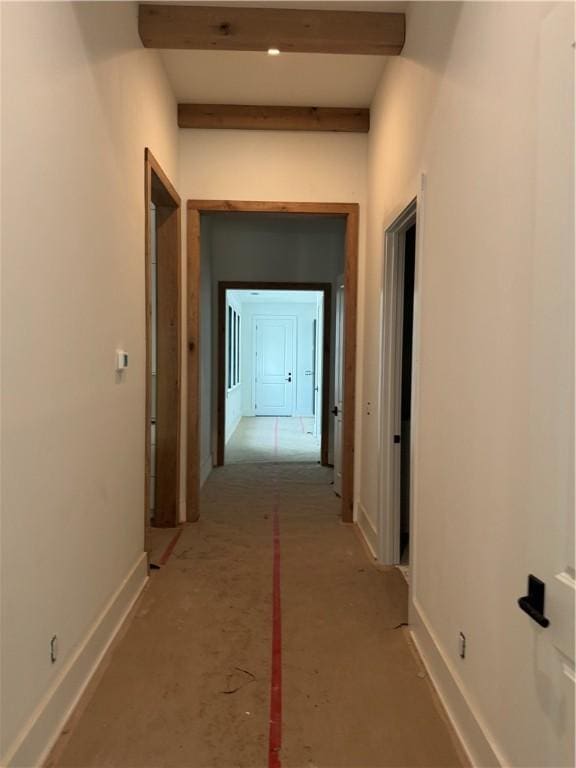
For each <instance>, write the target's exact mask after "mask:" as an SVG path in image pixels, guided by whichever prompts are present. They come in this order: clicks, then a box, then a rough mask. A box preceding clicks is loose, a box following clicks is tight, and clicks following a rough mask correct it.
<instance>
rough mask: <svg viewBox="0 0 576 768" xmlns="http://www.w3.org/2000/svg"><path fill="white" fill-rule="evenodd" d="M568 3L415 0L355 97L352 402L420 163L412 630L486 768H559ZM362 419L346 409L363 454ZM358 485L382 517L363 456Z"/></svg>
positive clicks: (370, 511)
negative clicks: (359, 162)
mask: <svg viewBox="0 0 576 768" xmlns="http://www.w3.org/2000/svg"><path fill="white" fill-rule="evenodd" d="M573 12H574V10H573V5H572V4H562V3H547V4H539V3H463V4H456V3H446V4H440V3H421V4H420V3H418V4H411V5H410V6H409V9H408V20H407V29H408V37H407V43H406V47H405V49H404V51H403V55H402V56H401V57H399V58H398V59H395V60H393V61H390V63H389V64H388V66H387V68H386V70H385V72H384V74H383V78H382V82H381V85H380V87H379V90H378V92H377V94H376V96H375V99H374V102H373V105H372V128H371V132H370V138H369V142H370V143H369V209H368V224H367V227H368V234H367V261H366V275H365V298H364V302H363V306H364V312H365V316H364V322H365V329H366V339H365V353H364V360H365V367H364V401H365V404H366V403H368V402H370V403H373V404H374V403H377V402H378V398H379V383H380V366H381V362H380V358H379V336H380V297H381V291H382V265H383V254H384V247H383V235H384V232H385V229H386V227H387V226H389V225H390V224H391V222H392V221H393V220H394V218H395V217H396V216H397V215H398V214H399V213H400V212H401V211H402V209H403V208H404V207H405V206H407V205H408V203H409V202H410V201H411V200H412V199H413V198H414V197H415V196H416V195H417V194H419V190H420V174H421V173H425V174H426V187H425V191H424V194H423V196H422V197H421V198H420V201H419V202H420V208H419V219H418V227H419V233H418V237H419V249H418V253H419V260H420V263H419V272H418V277H417V287H416V290H417V303H418V306H419V317H418V327H419V351H418V357H417V392H416V394H417V401H416V414H415V426H416V430H417V431H416V453H415V465H414V472H415V478H414V482H415V489H414V490H415V502H414V509H413V521H412V527H413V531H412V542H411V546H412V548H413V549H412V553H411V555H412V560H413V569H412V576H411V581H412V584H411V601H412V621H413V622H414V627H415V633H416V638H417V640H418V642H419V644H420V646H421V648H423V649H428V650H427V651H426V655H427V660H428V663H429V664H430V668H431V670H432V674H433V675H434V677H435V678H436V679H437V680H438V681H440V682H441V689H443V692H444V695H445V696H446V700H447V701H448V703H449V704H450V706H451V708H452V715H453V716H454V717H455V719H456V721H457V723H458V725H459V728H460V730H461V732H462V733H463V734H464V735H465V737H466V740H467V743H468V747H469V749H470V750H471V752H472V754H473V757H474V759H475V761H476V762H477V764H481V765H486V764H489V763H490V762H491V761H493V760H495V759H497V760H499V761H500V762H501V763H502V764H503V765H509V766H523V767H525V766H539V767H542V766H567V765H572V764H573V762H574V754H573V750H574V746H573V723H574V719H573V718H574V714H573V699H574V684H573V681H571V680H570V678H569V676H568V675H566V674H565V673H564V664H568V666H569V662H568V661H567V660H566V659H564V658H563V657H562V656H561V655H560V653H559V652H558V650H557V648H559V647H564V648H565V649H568V648H569V645H570V644H569V643H568V642H564V641H563V640H562V638H561V637H560V630H561V627H562V625H563V624H564V622H567V623H568V625H569V624H570V621H569V619H570V617H571V616H573V603H572V604H571V602H570V600H568V599H565V598H562V596H561V594H560V591H559V587H558V580H557V579H556V578H555V574H557V573H560V572H562V571H564V570H565V569H566V567H567V566H569V565H570V559H571V558H573V555H571V554H570V552H569V551H568V550H569V545H567V542H572V543H573V540H574V535H573V512H574V497H573V470H574V453H573V438H574V434H573V427H574V389H573V374H574V338H573V330H574V314H573V313H574V294H573V291H574V252H573V248H574V241H573V231H574V198H573V168H574V156H573V137H574V114H573V95H574V81H573V66H574V58H573V57H574V51H573V48H572V46H571V44H572V41H573V29H574V19H573ZM519 30H521V33H519ZM379 418H380V416H379V414H378V411H377V409H375V408H373V409H370V412H369V413H368V409H366V412H365V413H364V415H363V425H362V440H363V445H362V455H363V456H370V455H373V454H374V452H375V451H376V449H377V446H378V439H379V433H378V430H379ZM385 437H386V436H384V438H385ZM359 487H360V489H361V490H360V493H361V497H360V503H361V504H362V508H363V510H364V512H365V514H366V515H368V516H369V517H370V519H371V520H372V523H373V524H374V525H375V526H378V525H379V524H380V521H379V519H378V509H379V504H378V468H377V466H376V462H369V461H364V462H363V463H362V472H361V481H360V483H359ZM572 564H573V560H572ZM529 573H535V574H536V575H538V576H540V577H541V578H543V579H544V580H545V581H546V584H547V590H548V594H549V599H548V601H547V610H548V611H549V614H550V620H551V625H550V628H549V629H547V630H542V629H541V628H540V627H538V626H537V625H536V624H535V623H534V622H532V621H531V620H530V619H529V618H528V617H527V616H526V615H525V614H524V613H522V612H521V611H520V610H519V608H518V606H517V598H518V597H520V596H521V595H522V594H524V593H525V590H526V580H527V576H528V574H529ZM572 576H573V574H572ZM567 583H568V582H567ZM566 590H567V591H566V594H568V592H569V589H568V587H566ZM568 597H569V595H568ZM563 600H564V602H562V601H563ZM460 631H462V632H464V633H465V634H466V637H467V640H468V646H467V647H468V651H467V656H466V658H465V659H464V660H463V659H460V658H459V656H458V633H459V632H460ZM564 640H565V638H564ZM572 654H573V651H572ZM473 722H474V723H475V724H474V725H472V723H473Z"/></svg>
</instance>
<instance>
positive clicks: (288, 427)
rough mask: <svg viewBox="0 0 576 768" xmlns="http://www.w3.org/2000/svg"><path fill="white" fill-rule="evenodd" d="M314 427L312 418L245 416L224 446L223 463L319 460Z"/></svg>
mask: <svg viewBox="0 0 576 768" xmlns="http://www.w3.org/2000/svg"><path fill="white" fill-rule="evenodd" d="M275 427H277V428H276V429H275ZM313 430H314V419H313V418H308V417H305V416H244V417H243V418H242V419H241V420H240V423H239V424H238V426H237V427H236V430H235V431H234V434H233V435H232V436H231V437H230V440H229V441H228V443H227V445H226V463H227V464H239V463H243V464H246V463H247V464H254V463H260V462H269V461H290V462H294V461H296V462H310V463H312V464H313V463H316V462H319V461H320V439H319V438H318V439H317V438H315V437H314V435H313Z"/></svg>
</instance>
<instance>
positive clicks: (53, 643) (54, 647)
mask: <svg viewBox="0 0 576 768" xmlns="http://www.w3.org/2000/svg"><path fill="white" fill-rule="evenodd" d="M57 658H58V638H57V637H56V635H53V637H52V639H51V640H50V661H51V662H52V664H55V663H56V659H57Z"/></svg>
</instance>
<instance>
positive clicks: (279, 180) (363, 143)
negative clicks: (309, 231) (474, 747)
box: [179, 130, 368, 494]
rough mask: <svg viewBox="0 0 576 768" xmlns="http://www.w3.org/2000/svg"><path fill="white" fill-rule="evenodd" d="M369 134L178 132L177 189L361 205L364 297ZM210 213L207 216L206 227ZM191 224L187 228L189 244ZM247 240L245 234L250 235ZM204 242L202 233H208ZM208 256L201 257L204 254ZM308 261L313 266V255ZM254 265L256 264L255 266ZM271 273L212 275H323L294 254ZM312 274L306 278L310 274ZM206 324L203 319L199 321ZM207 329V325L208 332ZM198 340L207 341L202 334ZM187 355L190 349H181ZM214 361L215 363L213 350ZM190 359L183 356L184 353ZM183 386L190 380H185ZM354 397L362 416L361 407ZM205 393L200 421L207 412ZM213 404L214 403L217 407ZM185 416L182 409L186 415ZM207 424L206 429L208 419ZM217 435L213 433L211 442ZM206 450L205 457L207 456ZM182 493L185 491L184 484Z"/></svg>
mask: <svg viewBox="0 0 576 768" xmlns="http://www.w3.org/2000/svg"><path fill="white" fill-rule="evenodd" d="M367 144H368V140H367V136H366V135H364V134H343V133H342V134H338V133H333V134H330V133H306V132H298V133H296V132H292V133H286V132H283V131H270V132H268V131H208V130H206V131H204V130H182V131H180V174H179V184H180V187H179V192H180V194H181V196H182V199H183V200H186V199H197V200H210V199H214V200H266V201H270V200H275V201H287V202H348V203H359V205H360V235H359V296H360V297H361V296H362V291H363V281H364V244H365V213H366V188H367V187H366V185H367V166H366V157H367V155H366V153H367ZM207 218H208V217H203V226H204V227H205V229H204V230H203V231H204V232H207V230H206V227H207V226H209V224H207V223H206V220H207ZM185 230H186V227H185V225H184V227H183V238H184V243H185V242H186V231H185ZM245 240H246V238H245ZM203 245H204V238H203ZM203 257H204V256H203ZM306 262H307V263H309V264H313V263H314V260H313V259H310V260H308V259H307V258H306ZM253 266H254V265H253ZM269 266H270V269H267V271H266V275H267V276H268V277H267V278H266V277H262V276H261V275H262V274H263V273H262V271H261V270H255V269H253V268H252V267H250V268H248V266H247V264H246V263H244V266H242V265H237V266H236V267H233V266H232V265H231V270H230V271H229V272H228V275H229V276H227V277H226V276H223V277H219V278H215V279H236V280H244V279H247V278H246V277H245V275H246V274H249V279H250V278H252V279H256V280H258V279H260V280H262V279H270V280H278V279H280V280H282V279H283V280H305V279H309V280H322V279H323V278H322V273H321V272H318V271H317V270H315V271H314V272H313V273H310V272H309V271H308V269H307V268H303V267H299V266H296V262H294V261H293V253H292V252H286V251H285V250H282V251H281V255H279V256H277V257H276V258H275V260H273V261H270V262H269ZM308 274H309V275H310V276H309V277H306V275H308ZM362 322H363V318H362V315H361V316H360V319H359V323H358V332H357V361H358V364H357V386H359V390H358V391H359V392H360V393H361V392H362V386H361V377H362V368H361V365H360V360H361V359H362V343H363V332H362ZM200 323H201V325H203V326H204V328H206V325H205V323H206V318H205V316H204V317H201V318H200ZM205 332H206V333H207V330H206V331H205ZM201 344H202V345H203V346H204V345H205V344H206V339H205V338H204V335H203V336H202V338H201ZM183 352H184V354H186V351H185V349H183ZM213 354H214V364H215V359H216V358H215V352H213ZM184 359H185V358H184ZM184 390H185V384H184ZM360 401H361V397H360V396H359V397H358V399H357V403H356V406H357V414H358V416H359V411H360V407H361V403H360ZM206 402H207V401H206V398H203V400H202V405H201V411H202V419H205V418H206V414H207V413H208V412H209V411H208V408H207V406H206ZM213 411H214V402H212V412H213ZM183 418H185V411H184V413H183ZM202 424H203V426H202V427H201V428H202V429H205V428H206V423H205V421H203V422H202ZM357 425H358V426H357V432H356V451H355V468H356V470H355V471H356V473H358V467H359V461H360V442H361V441H360V433H359V430H360V419H359V418H358V419H357ZM214 441H215V436H214V434H213V436H212V443H213V444H214ZM205 460H206V457H205V456H204V455H203V457H202V459H201V461H205ZM182 493H183V494H184V493H185V489H184V488H182Z"/></svg>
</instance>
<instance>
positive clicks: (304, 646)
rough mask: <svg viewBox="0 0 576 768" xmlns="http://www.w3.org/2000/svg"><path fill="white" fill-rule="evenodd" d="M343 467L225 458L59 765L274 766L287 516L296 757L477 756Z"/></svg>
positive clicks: (450, 762) (288, 699)
mask: <svg viewBox="0 0 576 768" xmlns="http://www.w3.org/2000/svg"><path fill="white" fill-rule="evenodd" d="M330 476H331V473H330V471H329V470H326V469H323V468H320V467H316V466H313V467H311V466H303V465H287V464H270V465H268V466H266V467H264V466H254V465H252V466H250V465H244V466H226V467H223V468H222V469H219V470H217V471H215V472H214V473H213V474H212V476H211V478H210V479H209V481H208V482H207V484H206V486H205V488H204V491H203V498H202V518H201V520H200V522H199V523H197V524H194V525H189V526H185V528H184V530H183V533H182V535H181V537H180V539H179V540H178V543H177V545H176V547H175V548H174V551H173V554H172V556H171V558H170V560H169V561H168V563H167V565H166V566H165V567H163V568H162V569H161V570H160V571H155V572H153V573H152V577H151V581H150V584H149V586H148V588H147V590H146V591H145V592H144V594H143V596H142V597H141V598H140V600H139V602H138V604H137V606H136V608H135V610H134V612H133V617H132V621H131V623H130V625H129V627H128V628H127V630H126V631H125V633H124V634H123V636H122V637H121V639H120V640H119V641H118V642H117V644H116V647H115V649H114V651H113V653H112V654H111V657H110V658H109V660H108V662H107V664H106V667H105V669H104V671H103V672H102V673H101V674H100V675H99V676H98V677H99V679H98V681H97V683H96V685H95V687H94V689H93V692H92V694H91V696H90V695H88V696H87V697H86V701H85V702H84V703H83V704H82V705H81V708H80V712H79V714H78V715H77V719H76V722H75V723H72V724H71V725H70V724H69V725H68V726H67V728H66V729H65V731H64V733H65V734H66V735H64V736H63V737H62V738H61V740H60V743H59V744H58V745H57V747H56V749H55V751H54V753H53V756H52V758H51V760H50V762H49V765H50V766H52V768H55V766H61V767H62V768H64V766H67V767H68V768H78V767H79V766H83V767H87V766H118V767H119V766H122V767H124V766H133V767H136V766H138V767H143V766H160V765H161V766H181V767H182V768H192V767H193V766H194V767H196V766H213V767H214V768H226V767H227V766H241V767H243V768H254V767H255V766H264V765H267V764H272V763H268V740H269V733H268V731H269V727H268V721H269V716H270V668H271V664H270V659H271V647H272V629H271V625H272V594H271V592H272V562H273V523H274V516H275V512H276V510H277V513H278V516H279V530H280V550H281V577H280V578H281V601H282V602H281V606H282V607H281V619H282V661H281V669H282V685H283V688H282V694H281V695H282V714H281V723H282V733H281V751H280V761H281V764H282V765H284V766H291V767H292V768H302V767H304V766H306V767H308V766H342V768H344V767H346V768H358V767H359V766H365V767H368V766H370V767H372V768H377V767H378V768H381V767H383V766H422V768H431V767H432V766H438V767H439V768H440V766H441V767H442V768H447V767H448V766H458V765H461V764H462V763H461V761H460V759H459V757H458V752H457V748H456V747H455V745H454V742H453V737H452V734H451V730H450V728H449V726H448V725H447V724H446V722H445V720H444V719H443V715H442V714H441V712H440V710H439V708H438V704H437V701H436V698H435V695H434V694H433V693H432V690H431V687H430V684H429V682H428V680H427V678H426V675H425V674H424V672H423V669H422V667H421V665H420V663H419V661H418V660H417V658H416V656H415V654H414V652H413V650H412V649H411V646H410V643H409V640H408V637H407V635H406V634H405V630H403V629H402V628H398V629H396V627H398V625H401V624H403V622H405V621H406V606H407V593H406V589H407V587H406V584H405V582H404V580H403V578H402V576H401V575H400V573H399V572H398V571H397V570H396V569H395V568H383V569H377V568H375V567H373V566H372V565H371V563H370V561H369V560H368V558H367V556H366V554H365V551H364V550H363V548H362V546H361V544H360V542H359V540H358V538H357V536H356V535H355V533H354V529H353V528H352V527H349V526H344V525H342V524H341V523H340V522H339V516H338V513H339V502H338V499H337V498H336V497H335V496H334V495H333V493H332V491H331V489H330V485H329V480H330Z"/></svg>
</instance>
